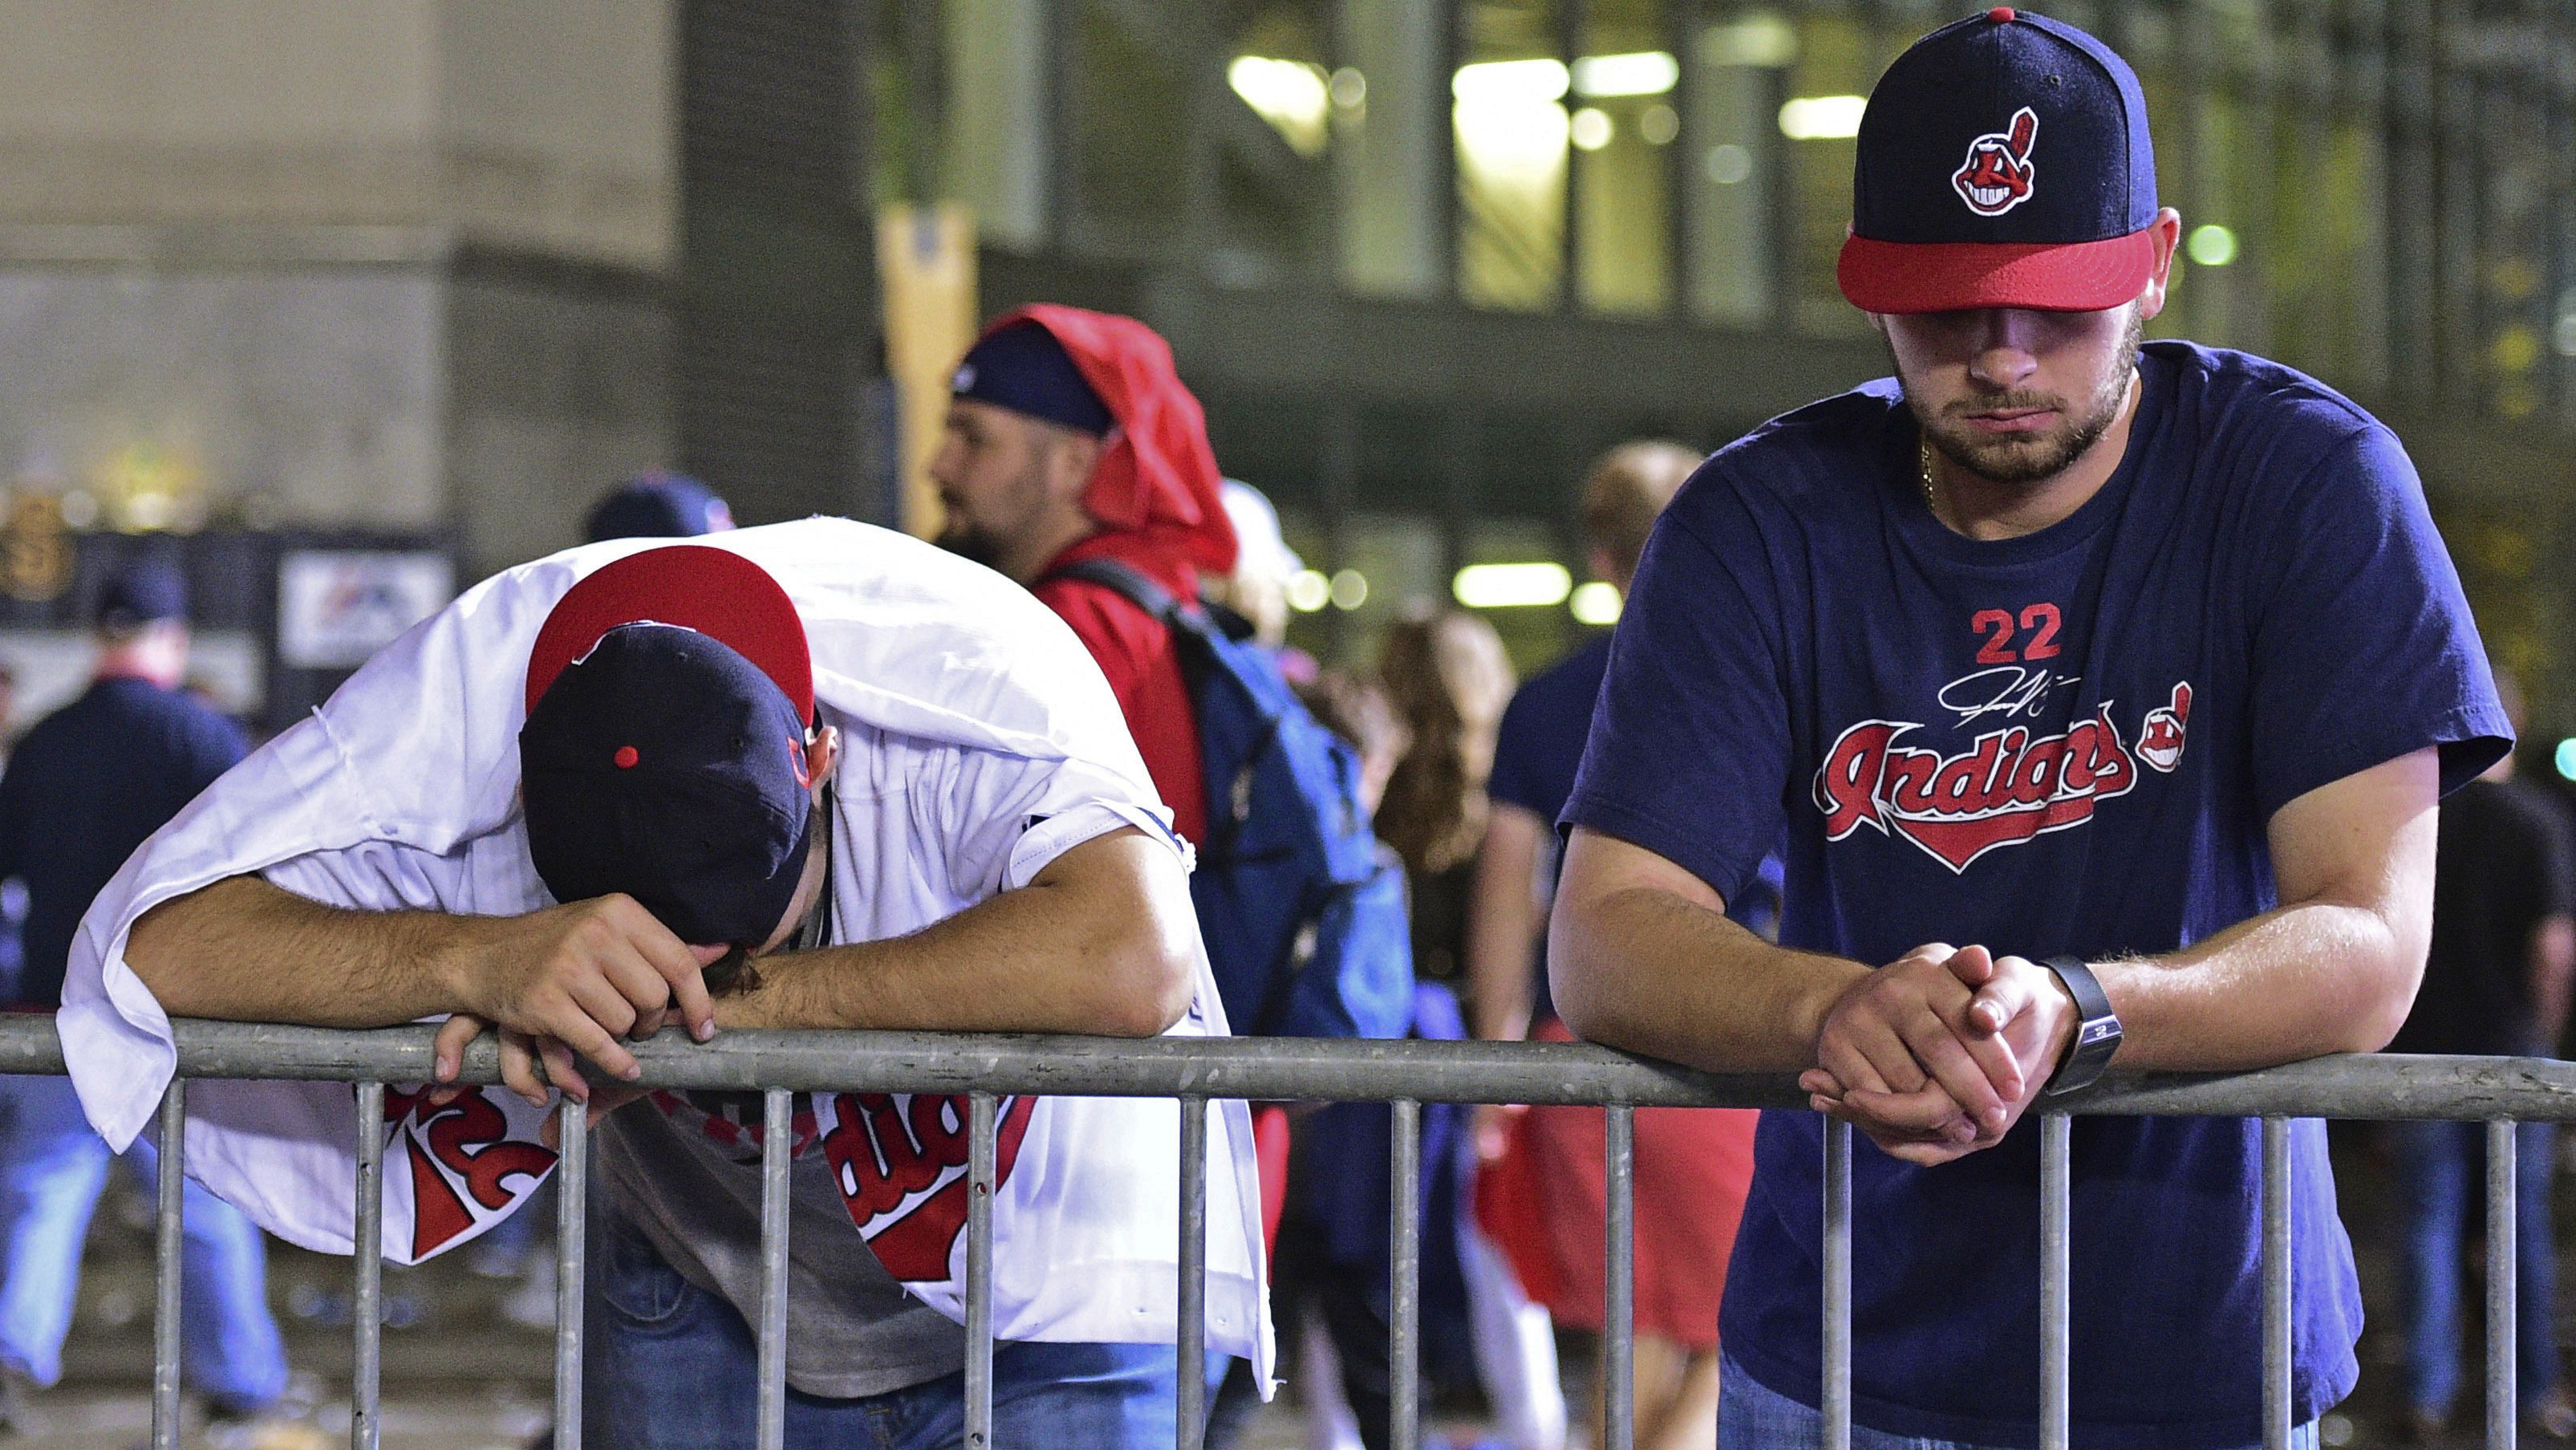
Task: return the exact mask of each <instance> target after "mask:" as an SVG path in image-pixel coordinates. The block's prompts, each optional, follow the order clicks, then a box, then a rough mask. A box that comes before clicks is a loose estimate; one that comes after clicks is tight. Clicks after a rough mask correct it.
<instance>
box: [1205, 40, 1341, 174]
mask: <svg viewBox="0 0 2576 1450" xmlns="http://www.w3.org/2000/svg"><path fill="white" fill-rule="evenodd" d="M1225 81H1226V84H1227V85H1230V86H1232V87H1234V93H1235V94H1236V95H1238V96H1241V97H1242V98H1243V103H1244V104H1245V105H1247V106H1250V107H1251V108H1252V109H1253V113H1254V114H1256V115H1258V116H1259V117H1261V119H1263V120H1265V121H1267V122H1269V123H1270V128H1271V129H1272V130H1274V131H1277V132H1278V133H1279V136H1280V139H1282V140H1284V141H1286V142H1287V143H1288V146H1289V149H1291V150H1293V151H1295V152H1296V153H1297V154H1298V155H1300V156H1320V155H1322V154H1323V150H1324V115H1325V111H1326V110H1327V108H1328V107H1329V106H1330V104H1331V100H1332V91H1331V87H1330V85H1329V83H1328V82H1326V80H1325V79H1324V68H1323V67H1322V66H1318V65H1309V64H1307V63H1306V62H1304V61H1302V60H1273V59H1271V58H1269V57H1268V56H1259V55H1238V56H1236V57H1235V58H1234V61H1233V63H1232V64H1230V65H1228V66H1227V67H1226V68H1225Z"/></svg>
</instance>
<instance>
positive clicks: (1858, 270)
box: [1835, 6, 2157, 313]
mask: <svg viewBox="0 0 2576 1450" xmlns="http://www.w3.org/2000/svg"><path fill="white" fill-rule="evenodd" d="M2156 215H2157V207H2156V162H2155V148H2154V146H2153V144H2152V142H2151V141H2150V139H2149V137H2148V134H2147V104H2146V98H2145V96H2144V94H2143V93H2142V92H2141V91H2140V90H2139V88H2138V78H2137V75H2136V73H2134V72H2133V71H2131V70H2130V69H2129V66H2128V63H2127V62H2125V61H2123V60H2121V59H2120V57H2119V56H2118V55H2117V54H2115V53H2113V52H2112V50H2111V48H2110V47H2109V46H2106V45H2104V44H2103V43H2102V42H2100V41H2099V40H2096V39H2094V38H2093V37H2092V36H2090V35H2087V34H2085V33H2084V32H2083V31H2081V30H2078V29H2076V28H2075V27H2073V26H2071V25H2065V24H2061V23H2060V22H2058V21H2054V20H2050V19H2048V18H2046V17H2044V16H2039V15H2032V14H2030V13H2028V12H2027V11H2019V10H2015V9H2012V8H2010V7H2007V6H1997V7H1996V8H1994V9H1992V10H1988V11H1985V12H1983V13H1980V14H1977V15H1973V16H1970V17H1969V18H1967V19H1965V20H1960V21H1957V22H1954V23H1952V24H1949V25H1945V26H1943V27H1941V28H1940V29H1939V30H1935V31H1933V32H1932V33H1931V34H1929V35H1926V36H1924V37H1923V38H1922V39H1921V40H1918V41H1916V42H1915V43H1914V44H1913V45H1912V46H1911V47H1909V48H1908V49H1907V50H1906V52H1905V53H1904V54H1903V55H1901V56H1898V57H1897V58H1896V61H1895V63H1894V64H1892V65H1890V66H1889V67H1888V68H1887V73H1886V74H1885V75H1883V76H1881V77H1880V78H1879V82H1878V85H1877V87H1876V88H1875V89H1874V90H1872V91H1871V92H1870V97H1869V108H1868V110H1867V111H1865V112H1864V113H1863V115H1862V117H1861V124H1860V138H1859V146H1858V155H1857V158H1856V161H1855V164H1854V166H1853V169H1852V227H1851V235H1850V236H1849V237H1847V238H1846V239H1845V240H1844V242H1843V250H1842V257H1841V260H1840V262H1839V263H1838V265H1837V266H1836V268H1835V280H1836V281H1837V282H1839V283H1840V284H1841V286H1842V292H1843V296H1844V297H1846V298H1848V299H1849V300H1850V301H1851V303H1852V305H1853V306H1855V307H1858V308H1860V309H1862V310H1863V311H1867V312H1898V313H1908V312H1953V311H1959V310H1962V309H1966V308H1980V307H2026V308H2034V309H2039V310H2043V311H2053V312H2098V311H2101V310H2103V309H2105V308H2110V307H2117V306H2120V305H2121V304H2123V303H2126V302H2128V301H2131V300H2132V299H2134V298H2136V297H2137V295H2138V294H2139V293H2140V292H2141V291H2143V290H2144V289H2145V287H2146V285H2147V281H2148V279H2149V278H2150V277H2151V276H2152V275H2153V274H2154V271H2155V265H2156V247H2157V242H2156V236H2155V223H2156Z"/></svg>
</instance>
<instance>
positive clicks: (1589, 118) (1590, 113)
mask: <svg viewBox="0 0 2576 1450" xmlns="http://www.w3.org/2000/svg"><path fill="white" fill-rule="evenodd" d="M1569 134H1570V135H1571V136H1572V137H1573V138H1574V147H1575V149H1576V150H1578V151H1598V150H1600V149H1601V148H1602V147H1604V146H1607V145H1609V144H1610V136H1611V126H1610V113H1609V112H1607V111H1604V110H1602V109H1600V108H1599V107H1597V106H1586V107H1584V108H1583V109H1582V110H1580V111H1577V112H1575V113H1574V120H1573V121H1572V123H1571V127H1570V131H1569Z"/></svg>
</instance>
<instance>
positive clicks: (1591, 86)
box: [1573, 50, 1682, 96]
mask: <svg viewBox="0 0 2576 1450" xmlns="http://www.w3.org/2000/svg"><path fill="white" fill-rule="evenodd" d="M1681 78H1682V63H1681V62H1680V61H1677V60H1675V59H1673V53H1672V52H1671V51H1668V50H1632V51H1629V52H1627V53H1625V54H1622V55H1585V56H1577V57H1575V61H1574V75H1573V80H1574V93H1575V94H1576V95H1578V96H1660V95H1664V94H1666V93H1667V92H1669V91H1671V90H1672V88H1673V83H1674V82H1676V81H1678V80H1680V79H1681Z"/></svg>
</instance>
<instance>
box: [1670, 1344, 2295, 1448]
mask: <svg viewBox="0 0 2576 1450" xmlns="http://www.w3.org/2000/svg"><path fill="white" fill-rule="evenodd" d="M2038 1408H2039V1407H2038V1406H2036V1405H2034V1406H2032V1407H2031V1409H2032V1412H2033V1415H2034V1417H2036V1414H2037V1411H2038ZM2074 1442H2075V1443H2076V1444H2077V1445H2082V1444H2083V1443H2084V1436H2083V1435H2082V1434H2081V1433H2078V1434H2077V1435H2076V1436H2075V1437H2074ZM1823 1443H1825V1417H1824V1416H1823V1415H1822V1414H1820V1413H1818V1412H1817V1411H1816V1410H1814V1409H1812V1408H1810V1407H1808V1406H1806V1405H1802V1404H1799V1403H1798V1402H1797V1401H1796V1400H1793V1399H1791V1398H1789V1397H1788V1396H1787V1395H1783V1394H1775V1393H1773V1392H1772V1391H1771V1390H1770V1389H1768V1388H1766V1387H1764V1386H1763V1385H1762V1383H1761V1382H1760V1381H1758V1380H1756V1379H1754V1378H1753V1376H1751V1375H1749V1374H1746V1373H1745V1372H1744V1370H1743V1369H1742V1367H1740V1366H1738V1365H1737V1364H1736V1362H1735V1359H1734V1357H1733V1356H1732V1355H1729V1354H1726V1353H1724V1352H1723V1351H1721V1352H1720V1353H1719V1354H1718V1357H1717V1450H1805V1447H1807V1446H1811V1445H1822V1444H1823ZM1851 1443H1852V1450H1990V1447H1984V1446H1978V1445H1972V1444H1969V1443H1968V1442H1966V1441H1963V1440H1928V1439H1925V1438H1923V1437H1922V1436H1919V1435H1890V1434H1888V1433H1886V1432H1885V1431H1882V1430H1873V1429H1870V1428H1869V1427H1868V1426H1866V1425H1854V1426H1852V1437H1851ZM2260 1443H2261V1442H2260V1441H2259V1440H2258V1441H2256V1442H2255V1444H2260ZM2246 1450H2254V1447H2253V1445H2248V1446H2247V1447H2246ZM2290 1450H2317V1426H2316V1422H2315V1421H2313V1420H2311V1421H2309V1422H2308V1423H2307V1424H2304V1425H2301V1426H2299V1427H2297V1428H2296V1429H2293V1430H2292V1431H2291V1432H2290Z"/></svg>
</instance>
